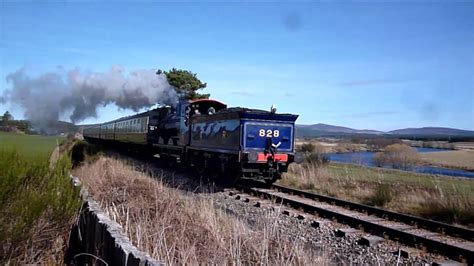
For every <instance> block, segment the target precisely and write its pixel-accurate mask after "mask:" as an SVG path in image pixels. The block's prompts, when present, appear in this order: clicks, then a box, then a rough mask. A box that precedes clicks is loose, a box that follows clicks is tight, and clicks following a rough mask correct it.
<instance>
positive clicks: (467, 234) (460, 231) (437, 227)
mask: <svg viewBox="0 0 474 266" xmlns="http://www.w3.org/2000/svg"><path fill="white" fill-rule="evenodd" d="M271 187H272V188H273V189H276V190H278V191H281V192H284V193H287V194H293V195H297V196H302V197H305V198H308V199H313V200H318V201H321V202H327V203H331V204H334V205H336V206H341V207H344V208H348V209H351V210H356V211H360V212H365V213H367V214H368V215H375V216H379V217H381V218H384V219H386V220H391V221H397V222H403V223H406V224H409V225H413V226H416V227H418V228H424V229H427V230H430V231H435V232H439V233H442V234H446V235H450V236H454V237H458V238H463V239H466V240H468V241H474V230H471V229H469V228H464V227H460V226H455V225H451V224H446V223H442V222H437V221H433V220H429V219H424V218H420V217H416V216H413V215H408V214H403V213H398V212H394V211H390V210H386V209H382V208H377V207H373V206H368V205H364V204H360V203H355V202H350V201H347V200H341V199H338V198H334V197H330V196H324V195H320V194H316V193H311V192H308V191H304V190H299V189H294V188H289V187H286V186H281V185H276V184H273V185H272V186H271Z"/></svg>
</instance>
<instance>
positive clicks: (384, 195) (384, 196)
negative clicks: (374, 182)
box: [367, 184, 395, 207]
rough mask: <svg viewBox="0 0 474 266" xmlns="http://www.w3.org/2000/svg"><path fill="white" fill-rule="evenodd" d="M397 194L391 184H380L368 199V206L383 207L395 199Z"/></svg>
mask: <svg viewBox="0 0 474 266" xmlns="http://www.w3.org/2000/svg"><path fill="white" fill-rule="evenodd" d="M394 196H395V193H394V191H393V190H392V188H391V187H390V185H389V184H379V185H378V186H377V188H376V189H375V190H374V192H373V194H372V195H371V196H370V197H369V198H368V199H367V204H369V205H374V206H379V207H383V206H385V205H386V204H387V203H389V202H390V201H392V199H393V198H394Z"/></svg>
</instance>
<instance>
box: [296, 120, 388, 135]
mask: <svg viewBox="0 0 474 266" xmlns="http://www.w3.org/2000/svg"><path fill="white" fill-rule="evenodd" d="M296 134H297V136H300V137H314V136H328V135H350V134H374V135H378V134H384V132H381V131H377V130H370V129H354V128H349V127H341V126H333V125H328V124H321V123H319V124H314V125H296Z"/></svg>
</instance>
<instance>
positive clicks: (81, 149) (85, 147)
mask: <svg viewBox="0 0 474 266" xmlns="http://www.w3.org/2000/svg"><path fill="white" fill-rule="evenodd" d="M98 152H99V149H98V148H97V146H95V145H93V144H90V143H89V142H87V141H83V140H82V141H79V142H77V143H76V144H75V145H74V146H73V147H72V149H71V161H72V165H73V166H74V167H76V166H78V165H80V164H81V163H82V162H84V161H86V160H90V158H93V157H94V156H95V155H97V153H98Z"/></svg>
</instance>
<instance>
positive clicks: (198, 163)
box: [194, 156, 206, 178]
mask: <svg viewBox="0 0 474 266" xmlns="http://www.w3.org/2000/svg"><path fill="white" fill-rule="evenodd" d="M194 169H195V170H196V173H197V174H198V177H200V178H201V177H203V176H204V175H205V173H206V162H205V159H204V157H203V156H199V157H197V158H196V160H195V162H194Z"/></svg>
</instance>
